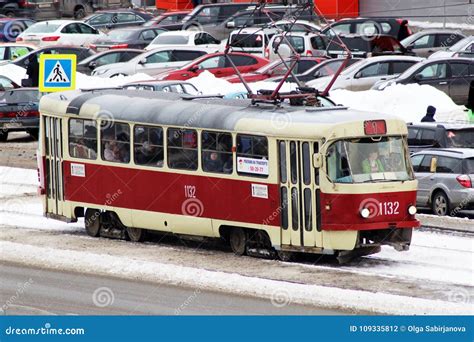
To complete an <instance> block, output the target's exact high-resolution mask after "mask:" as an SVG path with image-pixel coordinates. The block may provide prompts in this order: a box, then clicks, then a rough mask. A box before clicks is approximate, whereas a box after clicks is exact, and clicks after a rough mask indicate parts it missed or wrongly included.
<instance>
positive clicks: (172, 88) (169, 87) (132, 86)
mask: <svg viewBox="0 0 474 342" xmlns="http://www.w3.org/2000/svg"><path fill="white" fill-rule="evenodd" d="M122 88H123V89H127V90H151V91H164V92H167V93H178V94H188V95H198V94H199V91H198V90H197V89H196V87H195V86H194V85H193V84H191V83H189V82H180V81H141V82H133V83H128V84H125V85H124V86H123V87H122Z"/></svg>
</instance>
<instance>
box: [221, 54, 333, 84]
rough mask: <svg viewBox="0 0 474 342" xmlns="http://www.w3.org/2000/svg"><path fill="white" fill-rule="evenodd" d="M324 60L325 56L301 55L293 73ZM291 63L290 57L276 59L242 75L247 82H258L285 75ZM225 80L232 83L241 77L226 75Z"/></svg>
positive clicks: (299, 72) (301, 71)
mask: <svg viewBox="0 0 474 342" xmlns="http://www.w3.org/2000/svg"><path fill="white" fill-rule="evenodd" d="M323 61H324V59H323V58H317V57H301V58H300V60H299V61H298V62H297V64H296V66H295V68H294V69H293V73H295V74H301V73H303V72H305V71H306V70H308V69H310V68H312V67H314V66H315V65H317V64H319V63H321V62H323ZM291 63H292V60H291V59H290V58H287V59H285V60H284V62H283V61H282V60H276V61H273V62H271V63H270V64H267V65H264V66H263V67H261V68H260V69H258V70H255V71H253V72H247V73H242V77H243V78H244V80H245V81H246V82H258V81H265V80H267V79H270V78H272V77H277V76H283V75H285V74H286V73H287V72H288V68H287V67H286V66H285V64H286V65H287V66H288V67H289V66H290V65H291ZM225 80H226V81H228V82H230V83H239V82H240V78H239V77H238V76H237V75H232V76H229V77H226V78H225Z"/></svg>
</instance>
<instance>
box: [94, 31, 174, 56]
mask: <svg viewBox="0 0 474 342" xmlns="http://www.w3.org/2000/svg"><path fill="white" fill-rule="evenodd" d="M164 32H165V30H163V29H161V28H158V27H139V28H135V27H130V28H121V29H115V30H112V31H110V32H109V33H108V34H107V35H106V36H103V37H101V38H99V39H97V40H95V41H94V42H93V43H92V44H91V45H90V47H91V48H92V49H94V50H96V51H105V50H109V49H127V48H128V49H144V48H145V47H146V46H147V45H148V44H150V43H151V42H152V41H153V39H155V38H156V37H157V36H159V35H160V34H162V33H164Z"/></svg>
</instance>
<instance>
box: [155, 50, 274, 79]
mask: <svg viewBox="0 0 474 342" xmlns="http://www.w3.org/2000/svg"><path fill="white" fill-rule="evenodd" d="M228 55H229V57H230V59H231V60H232V62H233V63H234V65H235V66H236V67H237V69H238V70H239V71H240V72H241V73H248V72H252V71H256V70H257V69H259V68H261V67H263V66H264V65H267V64H268V62H269V61H268V59H266V58H262V57H258V56H254V55H250V54H248V53H241V52H230V53H229V54H228ZM204 70H207V71H209V72H211V73H213V74H214V76H216V77H226V76H231V75H234V74H235V72H234V69H233V68H232V65H231V64H230V62H229V59H228V58H227V57H226V56H225V55H224V53H223V52H217V53H210V54H208V55H205V56H202V57H199V58H197V59H195V60H194V61H192V62H191V63H188V64H186V65H185V66H183V67H181V68H180V69H178V70H174V71H168V72H165V73H162V74H159V75H156V77H157V79H158V80H188V79H190V78H193V77H196V76H198V75H199V74H200V73H202V72H203V71H204Z"/></svg>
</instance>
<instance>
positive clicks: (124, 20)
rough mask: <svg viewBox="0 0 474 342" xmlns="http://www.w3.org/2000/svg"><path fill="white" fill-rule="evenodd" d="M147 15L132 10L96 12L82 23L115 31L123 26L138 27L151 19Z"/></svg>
mask: <svg viewBox="0 0 474 342" xmlns="http://www.w3.org/2000/svg"><path fill="white" fill-rule="evenodd" d="M152 18H153V16H152V15H151V14H148V13H144V12H141V11H134V10H110V11H97V12H95V13H94V14H92V15H90V16H88V17H87V18H85V19H84V22H85V23H87V24H89V25H90V26H92V27H94V28H96V29H107V30H111V29H115V28H119V27H125V26H140V25H143V24H144V23H146V22H147V21H148V20H150V19H152Z"/></svg>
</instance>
